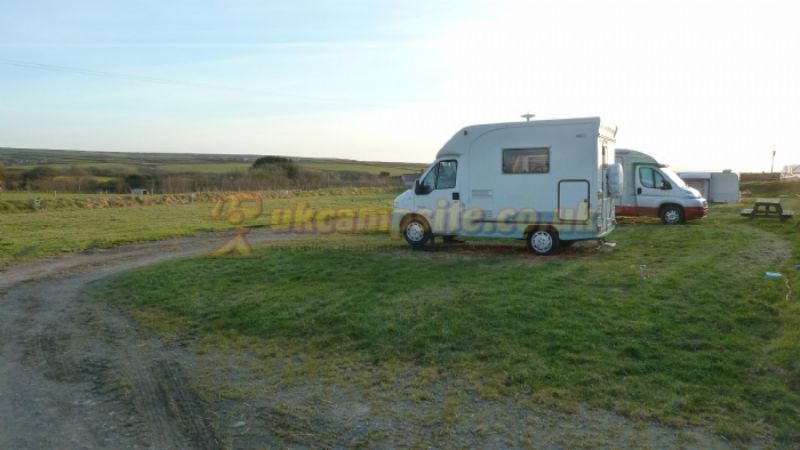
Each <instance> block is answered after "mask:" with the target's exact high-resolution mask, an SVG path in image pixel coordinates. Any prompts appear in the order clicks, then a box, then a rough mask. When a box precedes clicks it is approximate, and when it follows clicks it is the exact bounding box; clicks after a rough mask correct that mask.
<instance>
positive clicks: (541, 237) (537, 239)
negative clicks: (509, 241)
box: [528, 230, 558, 255]
mask: <svg viewBox="0 0 800 450" xmlns="http://www.w3.org/2000/svg"><path fill="white" fill-rule="evenodd" d="M528 248H529V249H530V250H531V251H532V252H533V253H536V254H537V255H549V254H551V253H553V252H554V251H556V250H557V249H558V236H557V235H556V233H555V232H554V231H553V230H535V231H533V232H531V233H529V234H528Z"/></svg>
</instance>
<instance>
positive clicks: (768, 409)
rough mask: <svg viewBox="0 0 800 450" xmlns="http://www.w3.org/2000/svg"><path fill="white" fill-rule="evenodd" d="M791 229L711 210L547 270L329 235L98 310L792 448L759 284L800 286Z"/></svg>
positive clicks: (628, 233) (775, 326)
mask: <svg viewBox="0 0 800 450" xmlns="http://www.w3.org/2000/svg"><path fill="white" fill-rule="evenodd" d="M791 225H792V224H781V223H779V222H778V221H774V222H766V221H756V222H752V221H748V220H747V219H744V218H739V217H738V216H737V215H736V209H735V208H733V207H721V208H715V209H714V210H713V211H712V216H711V217H709V218H707V219H706V220H703V221H700V222H697V223H694V224H691V225H687V226H678V227H666V226H661V225H650V224H644V225H627V226H621V227H620V228H618V230H617V231H615V233H614V234H613V235H612V238H613V240H614V241H616V242H617V247H616V249H615V250H613V251H610V252H589V251H585V250H584V251H581V250H580V249H576V250H573V251H571V252H567V253H565V254H563V255H562V256H560V257H554V258H535V257H532V256H529V255H528V254H527V253H526V252H525V250H524V249H523V248H522V244H521V243H512V244H508V243H506V244H503V245H501V246H500V247H498V246H492V245H490V244H488V245H483V243H480V244H481V245H479V246H477V247H473V246H467V247H463V248H462V247H455V248H454V249H452V250H448V251H442V252H435V253H424V252H412V251H410V250H408V249H407V248H406V247H405V246H404V245H403V244H402V243H401V242H396V241H388V240H387V239H386V237H385V236H378V235H367V236H345V235H336V236H328V237H324V238H321V239H319V240H316V241H312V243H313V244H314V245H313V246H311V247H309V246H307V245H306V244H304V243H300V242H297V243H294V244H292V243H288V244H281V245H274V246H270V247H267V248H264V249H261V250H260V251H259V252H258V256H259V258H257V259H247V260H238V259H212V258H194V259H187V260H182V261H178V262H172V263H168V264H162V265H158V266H155V267H150V268H145V269H140V270H136V271H134V272H131V273H128V274H126V275H124V276H120V277H117V278H114V279H111V280H106V281H104V282H102V283H101V284H99V285H98V286H97V289H98V294H97V296H98V297H101V298H103V299H105V300H107V301H112V302H115V303H118V304H121V305H126V306H127V307H129V308H130V309H131V310H132V311H139V314H144V313H142V311H147V315H148V317H150V319H149V320H150V322H152V323H155V324H157V322H158V319H157V317H158V314H157V313H154V312H153V311H161V312H162V314H163V317H164V320H165V321H169V323H170V325H169V326H173V325H174V324H180V326H179V328H180V330H179V331H180V332H188V333H191V334H196V335H200V336H203V337H213V336H215V335H220V334H223V335H226V336H231V335H233V336H245V337H248V338H252V339H260V340H262V341H263V342H264V343H265V345H270V343H274V342H291V343H293V344H294V345H297V346H300V347H305V348H306V349H307V350H306V351H307V352H308V353H309V354H328V355H336V356H339V357H345V358H346V357H348V356H352V357H353V358H354V359H359V358H362V359H366V360H369V361H372V362H373V363H375V364H378V365H392V364H397V363H402V364H408V363H411V364H414V365H417V366H420V367H422V368H441V369H444V370H446V371H447V372H448V373H456V374H464V376H465V377H468V378H470V379H477V380H479V381H478V382H477V383H478V384H479V385H480V386H478V387H477V388H478V389H479V390H485V391H487V392H488V391H493V392H500V393H506V394H510V393H516V394H522V395H525V396H528V397H529V398H532V399H535V400H536V401H543V402H547V403H550V404H555V405H560V406H564V407H569V406H570V405H574V404H576V403H583V404H588V405H592V406H595V407H600V408H606V409H609V410H613V411H617V412H621V413H623V414H626V415H628V416H631V417H634V418H639V419H644V420H657V421H660V422H663V423H667V424H670V425H675V426H689V425H699V426H705V427H709V428H711V429H713V430H714V431H715V432H718V433H721V434H723V435H726V436H728V437H730V438H734V439H741V440H749V439H754V438H757V437H758V436H762V435H766V436H771V437H774V438H777V439H780V440H781V441H784V442H796V441H797V440H798V439H800V431H798V430H800V365H798V363H797V361H799V360H800V358H799V357H800V340H798V338H799V337H800V336H798V334H800V332H798V330H800V319H799V317H800V311H799V310H798V307H797V301H798V298H797V295H796V294H794V296H792V297H790V298H789V299H787V298H786V294H787V292H786V287H785V284H784V282H783V281H768V280H765V279H764V278H763V274H764V272H765V271H768V270H770V271H775V270H781V271H784V272H785V273H787V275H789V276H790V277H792V278H791V279H792V280H793V282H796V281H797V276H796V275H795V274H789V272H788V270H789V267H790V266H789V264H790V263H789V261H791V259H790V258H791V257H792V256H793V257H794V259H798V258H800V238H799V237H798V234H797V232H796V231H792V229H791V228H789V227H790V226H791ZM348 245H350V247H348ZM797 262H800V260H798V261H797ZM642 266H646V267H644V268H643V267H642ZM197 274H203V276H202V277H199V276H198V275H197ZM643 275H644V276H643ZM154 314H155V316H154ZM154 317H155V318H154ZM176 326H177V325H176Z"/></svg>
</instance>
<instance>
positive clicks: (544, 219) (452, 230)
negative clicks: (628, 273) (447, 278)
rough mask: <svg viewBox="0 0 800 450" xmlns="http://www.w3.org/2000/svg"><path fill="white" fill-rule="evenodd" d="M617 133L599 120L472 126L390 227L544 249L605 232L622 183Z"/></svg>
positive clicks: (451, 144) (403, 200)
mask: <svg viewBox="0 0 800 450" xmlns="http://www.w3.org/2000/svg"><path fill="white" fill-rule="evenodd" d="M616 132H617V129H616V127H615V126H611V125H608V124H605V123H603V122H602V121H601V120H600V119H599V118H584V119H566V120H541V121H532V122H517V123H500V124H489V125H475V126H469V127H466V128H464V129H462V130H460V131H458V132H457V133H456V134H455V135H454V136H453V137H452V138H451V139H450V140H449V141H448V142H447V143H446V144H445V145H444V147H442V149H441V150H440V151H439V153H438V154H437V155H436V161H435V162H434V163H433V164H432V165H431V166H430V167H429V168H428V169H427V170H426V171H425V172H424V173H423V174H422V176H421V177H420V178H419V179H418V180H417V181H416V183H415V186H414V188H413V189H409V190H408V191H406V192H404V193H403V194H401V195H400V196H398V197H397V199H395V202H394V210H393V212H392V230H393V232H396V233H398V234H401V235H402V236H403V237H404V238H405V239H406V241H408V243H409V244H411V245H412V246H422V245H424V244H426V243H427V242H428V241H430V240H431V239H433V238H434V236H442V237H443V238H444V239H450V238H453V237H455V236H476V237H503V238H522V239H525V240H526V241H527V244H528V247H529V248H530V249H531V251H533V252H534V253H536V254H541V255H545V254H549V253H552V252H553V251H555V250H557V249H558V247H559V246H560V245H562V246H566V245H569V244H570V243H572V242H574V241H578V240H586V239H598V238H603V237H605V236H606V235H608V234H609V233H611V231H612V230H613V229H614V225H615V219H614V200H613V197H614V196H616V195H618V194H619V192H620V191H621V189H622V174H621V168H620V167H619V166H618V165H616V164H614V143H615V136H616Z"/></svg>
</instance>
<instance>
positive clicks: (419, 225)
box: [403, 219, 431, 247]
mask: <svg viewBox="0 0 800 450" xmlns="http://www.w3.org/2000/svg"><path fill="white" fill-rule="evenodd" d="M403 235H404V236H405V238H406V242H408V243H409V244H411V245H413V246H415V247H417V246H421V245H425V243H426V242H428V239H430V237H431V233H430V231H428V226H427V225H426V224H425V223H423V222H422V221H421V220H419V219H411V220H409V221H408V222H407V223H406V226H405V229H404V230H403Z"/></svg>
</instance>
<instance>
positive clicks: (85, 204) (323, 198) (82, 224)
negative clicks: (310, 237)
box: [0, 189, 396, 267]
mask: <svg viewBox="0 0 800 450" xmlns="http://www.w3.org/2000/svg"><path fill="white" fill-rule="evenodd" d="M271 194H273V193H270V192H263V193H259V194H258V195H260V196H262V197H265V198H264V201H263V211H262V213H261V214H257V215H254V217H248V218H246V220H244V222H242V223H241V224H240V225H241V226H244V227H261V226H268V225H270V224H271V220H272V218H271V212H273V211H274V210H275V209H286V208H292V207H293V206H295V205H297V204H300V203H305V204H307V205H308V207H309V208H315V209H318V210H321V209H332V210H334V211H338V210H343V211H345V213H346V212H347V210H348V209H352V208H358V209H371V210H375V211H378V210H383V211H385V212H388V208H389V206H390V205H391V201H392V198H394V196H396V192H394V191H392V190H386V189H333V190H322V191H306V192H293V193H289V194H290V195H291V196H290V197H285V198H269V196H270V195H271ZM20 195H22V194H20ZM156 197H158V196H153V197H152V198H138V199H132V198H131V197H130V196H124V197H123V196H112V197H104V196H93V195H83V196H81V195H73V196H69V197H65V198H62V199H61V200H60V201H61V202H62V204H60V206H59V207H56V208H45V209H44V210H39V211H34V212H18V213H0V267H3V266H5V265H8V264H10V263H13V262H19V261H25V260H30V259H34V258H38V257H43V256H51V255H57V254H60V253H69V252H76V251H83V250H87V249H93V248H107V247H112V246H116V245H122V244H128V243H133V242H142V241H152V240H160V239H167V238H171V237H177V236H185V235H191V234H194V233H198V232H203V231H223V230H229V229H232V228H233V227H234V224H232V223H230V222H229V221H227V220H225V218H224V217H214V215H213V214H212V211H213V207H214V203H213V200H214V198H215V195H208V196H204V197H203V199H204V200H205V201H196V202H195V201H191V200H190V199H189V200H186V201H187V202H186V203H184V202H182V201H178V200H180V199H178V200H176V202H175V203H171V202H169V201H167V200H169V199H166V200H165V202H163V203H157V201H159V199H158V198H156ZM109 199H110V201H116V202H122V203H120V205H119V206H120V207H105V206H103V205H104V204H105V203H103V202H107V201H109ZM123 200H125V201H124V202H123ZM1 201H2V198H0V202H1ZM46 201H47V200H45V202H46ZM50 201H52V200H50ZM151 201H152V202H153V203H149V202H151ZM81 206H82V207H81ZM106 206H107V205H106ZM242 208H243V209H245V210H247V211H254V206H253V204H252V203H251V204H243V205H242ZM277 220H278V218H276V221H277Z"/></svg>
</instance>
